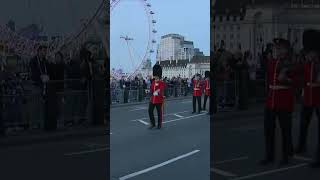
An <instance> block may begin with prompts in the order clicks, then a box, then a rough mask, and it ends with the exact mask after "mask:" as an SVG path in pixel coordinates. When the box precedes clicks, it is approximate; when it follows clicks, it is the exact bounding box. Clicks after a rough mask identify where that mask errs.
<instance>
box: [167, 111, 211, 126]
mask: <svg viewBox="0 0 320 180" xmlns="http://www.w3.org/2000/svg"><path fill="white" fill-rule="evenodd" d="M202 115H205V113H202V114H197V115H193V116H187V117H183V118H179V119H173V120H170V121H164V122H163V124H165V123H169V122H174V121H181V120H183V119H190V118H193V117H197V116H202Z"/></svg>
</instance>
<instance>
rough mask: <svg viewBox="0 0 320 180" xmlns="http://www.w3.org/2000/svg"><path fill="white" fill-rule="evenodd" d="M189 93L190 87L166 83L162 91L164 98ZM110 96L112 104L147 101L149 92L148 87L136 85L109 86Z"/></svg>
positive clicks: (190, 91) (190, 92) (149, 95)
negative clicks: (130, 87) (128, 86)
mask: <svg viewBox="0 0 320 180" xmlns="http://www.w3.org/2000/svg"><path fill="white" fill-rule="evenodd" d="M191 94H192V88H190V87H188V86H185V85H168V86H167V88H166V89H165V92H164V95H165V96H166V98H174V97H181V96H188V95H191ZM110 96H111V105H112V104H125V103H132V102H143V101H148V100H149V99H150V97H151V94H150V89H149V88H143V87H137V88H133V89H129V88H118V87H111V89H110Z"/></svg>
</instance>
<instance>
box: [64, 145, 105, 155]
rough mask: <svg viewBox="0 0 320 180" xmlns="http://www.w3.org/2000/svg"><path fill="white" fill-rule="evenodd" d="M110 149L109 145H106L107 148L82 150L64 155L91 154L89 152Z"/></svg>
mask: <svg viewBox="0 0 320 180" xmlns="http://www.w3.org/2000/svg"><path fill="white" fill-rule="evenodd" d="M108 149H109V148H108V147H105V148H99V149H94V150H88V151H80V152H73V153H67V154H64V155H65V156H73V155H81V154H89V153H94V152H100V151H106V150H108Z"/></svg>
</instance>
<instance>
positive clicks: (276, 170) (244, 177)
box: [232, 163, 308, 180]
mask: <svg viewBox="0 0 320 180" xmlns="http://www.w3.org/2000/svg"><path fill="white" fill-rule="evenodd" d="M306 165H308V164H307V163H303V164H298V165H295V166H290V167H286V168H280V169H275V170H271V171H264V172H261V173H256V174H250V175H247V176H242V177H238V178H234V179H232V180H242V179H251V178H255V177H259V176H263V175H268V174H274V173H277V172H283V171H287V170H290V169H296V168H300V167H303V166H306Z"/></svg>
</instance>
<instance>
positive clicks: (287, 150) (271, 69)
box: [261, 39, 294, 165]
mask: <svg viewBox="0 0 320 180" xmlns="http://www.w3.org/2000/svg"><path fill="white" fill-rule="evenodd" d="M274 43H275V55H276V59H272V60H270V61H269V62H268V69H267V70H268V72H267V75H268V88H269V92H268V95H267V100H266V109H265V120H264V135H265V147H266V157H265V159H264V160H262V161H261V165H267V164H269V163H273V162H274V157H275V156H274V149H275V148H274V146H275V145H274V144H275V142H274V139H275V129H276V118H278V120H279V124H280V129H281V132H282V133H281V134H282V160H281V162H280V165H286V164H288V163H289V157H290V156H293V146H292V137H291V126H292V112H293V109H294V92H293V88H292V85H293V73H292V64H291V63H292V62H291V59H290V56H289V48H290V43H289V41H287V40H284V39H274Z"/></svg>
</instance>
